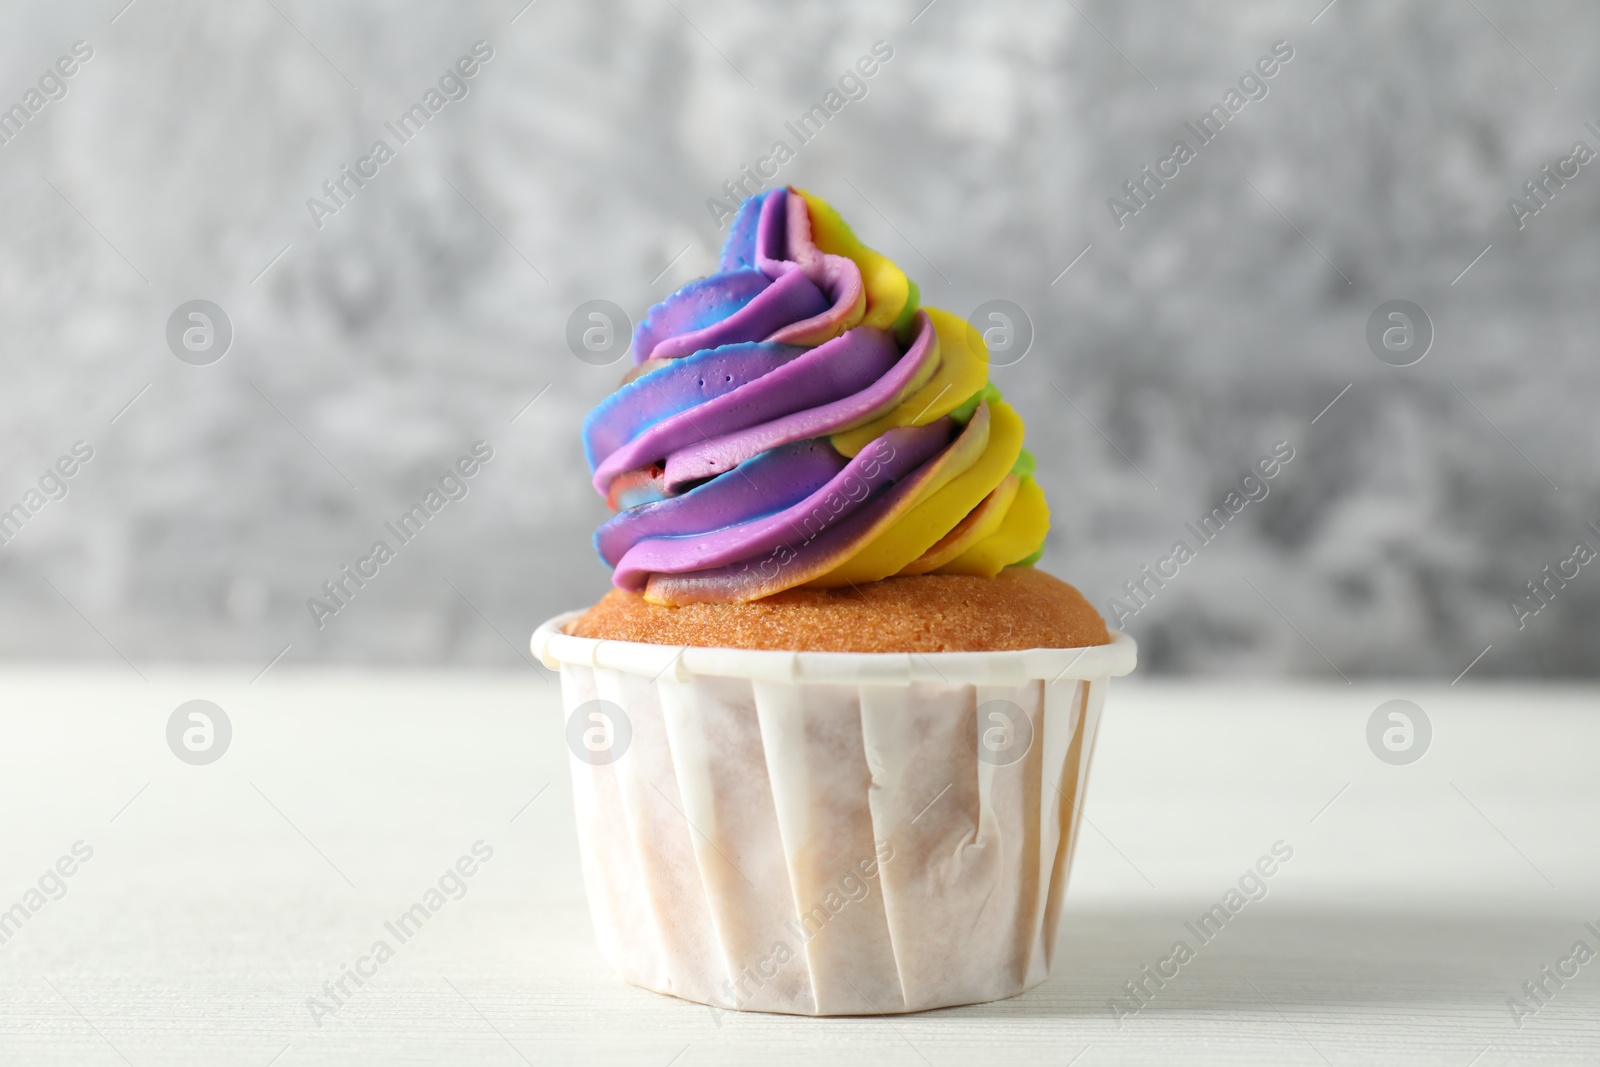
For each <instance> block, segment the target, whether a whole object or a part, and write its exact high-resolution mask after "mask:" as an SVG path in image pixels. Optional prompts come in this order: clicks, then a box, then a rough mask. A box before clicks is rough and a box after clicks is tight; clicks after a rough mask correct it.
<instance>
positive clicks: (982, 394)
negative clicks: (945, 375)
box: [950, 382, 1000, 426]
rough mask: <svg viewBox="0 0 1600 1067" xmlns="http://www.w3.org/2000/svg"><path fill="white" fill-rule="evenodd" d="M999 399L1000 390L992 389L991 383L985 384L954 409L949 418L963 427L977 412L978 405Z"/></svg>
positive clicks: (992, 384)
mask: <svg viewBox="0 0 1600 1067" xmlns="http://www.w3.org/2000/svg"><path fill="white" fill-rule="evenodd" d="M999 399H1000V390H998V389H996V388H995V387H994V383H993V382H985V383H984V385H983V388H982V389H979V390H978V391H977V392H976V393H973V394H972V395H971V396H969V397H967V399H966V401H965V402H964V403H963V404H962V405H961V406H960V407H958V408H956V409H955V410H954V411H952V412H951V413H950V417H951V418H952V419H955V420H956V422H957V424H959V425H961V426H965V425H966V424H967V423H968V422H970V421H971V419H972V414H973V412H975V411H977V410H978V405H979V404H983V403H986V402H988V401H990V400H999Z"/></svg>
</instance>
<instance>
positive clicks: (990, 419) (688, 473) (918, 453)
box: [583, 188, 1050, 604]
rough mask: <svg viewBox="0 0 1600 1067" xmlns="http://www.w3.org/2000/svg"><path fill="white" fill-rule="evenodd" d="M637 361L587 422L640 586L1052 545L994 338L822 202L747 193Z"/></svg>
mask: <svg viewBox="0 0 1600 1067" xmlns="http://www.w3.org/2000/svg"><path fill="white" fill-rule="evenodd" d="M633 359H634V364H635V365H634V367H633V368H632V370H631V371H629V373H628V375H627V377H626V378H625V379H624V380H623V383H622V385H621V386H620V387H619V388H618V389H617V390H616V391H615V392H614V393H612V394H611V395H610V396H608V397H606V399H605V400H603V401H601V402H600V404H599V405H598V406H597V407H596V408H595V409H594V410H593V411H592V412H590V413H589V416H588V418H586V419H585V420H584V424H583V445H584V452H585V456H586V458H587V459H588V461H589V466H590V469H591V470H592V471H593V472H594V486H595V488H596V489H597V490H599V491H600V493H601V494H602V495H603V496H604V497H605V498H606V500H607V502H608V503H609V504H610V505H611V507H612V509H613V510H615V511H616V513H617V514H616V515H615V516H613V517H612V518H611V519H610V520H609V521H608V522H606V523H605V524H604V525H602V526H601V527H600V529H599V530H598V531H597V532H596V534H595V547H596V548H597V549H598V550H599V553H600V557H601V558H602V559H604V560H605V561H606V563H607V564H609V565H610V566H611V567H612V568H613V569H614V571H613V578H612V580H613V581H614V582H615V584H616V585H617V586H619V587H621V588H623V589H632V590H642V591H643V592H644V594H645V596H646V598H647V599H649V600H652V601H654V602H656V603H661V604H688V603H696V602H702V601H746V600H754V599H757V598H760V597H764V596H770V595H772V594H773V593H776V592H779V591H781V590H784V589H790V588H793V587H795V586H800V585H810V586H819V587H834V586H846V585H851V584H860V583H862V582H871V581H877V580H878V579H880V578H887V577H890V576H892V575H905V574H980V575H988V576H993V575H995V574H997V573H999V572H1000V570H1001V569H1002V568H1004V567H1008V566H1014V565H1019V564H1030V563H1032V562H1033V561H1034V560H1035V559H1036V558H1037V557H1038V554H1039V552H1040V549H1041V547H1042V546H1043V544H1044V537H1045V532H1046V530H1047V529H1048V528H1049V524H1050V514H1049V509H1048V507H1047V506H1046V504H1045V500H1044V494H1043V492H1042V491H1041V490H1040V489H1039V486H1038V485H1037V483H1035V481H1034V479H1033V476H1032V474H1033V458H1032V456H1030V455H1029V454H1028V453H1027V452H1026V451H1024V450H1023V448H1022V432H1023V428H1022V420H1021V418H1019V417H1018V415H1017V413H1016V412H1015V411H1014V410H1012V408H1011V407H1010V406H1009V405H1007V404H1006V403H1005V402H1004V401H1003V400H1002V399H1001V398H1000V394H999V392H998V391H997V390H996V389H995V388H994V387H993V386H992V385H990V384H989V381H988V370H989V367H988V353H987V352H986V351H985V349H984V346H983V340H982V338H981V336H980V335H979V334H978V332H977V331H976V330H974V329H972V328H971V327H969V326H968V325H967V323H966V322H965V321H963V320H962V319H961V318H959V317H958V316H955V315H952V314H950V313H949V312H946V311H941V310H939V309H937V308H922V307H919V305H918V294H917V287H916V285H915V284H914V283H912V282H911V280H910V279H909V278H907V277H906V275H905V273H904V272H903V271H901V270H900V269H899V268H898V267H896V266H895V265H894V264H893V263H892V262H890V261H889V260H888V259H887V258H886V257H884V256H882V255H879V254H878V253H877V252H874V251H873V250H872V249H870V248H867V247H866V246H865V245H863V244H862V243H861V242H860V241H859V240H857V239H856V236H855V234H853V233H852V232H851V231H850V227H849V226H847V225H845V223H844V220H843V219H841V218H840V217H839V214H838V213H837V212H836V211H834V210H833V208H831V207H829V206H828V205H827V204H826V203H824V202H823V201H822V200H820V199H818V198H817V197H815V196H812V195H811V194H810V193H807V192H804V191H802V190H797V189H789V188H780V189H773V190H771V191H769V192H765V193H761V194H758V195H756V196H753V197H751V198H750V199H748V200H746V201H745V202H744V204H743V205H741V207H740V209H739V212H738V214H737V215H736V216H735V218H734V220H733V226H732V231H731V232H730V233H729V235H728V240H727V243H726V244H725V245H724V247H723V250H722V258H721V262H720V263H719V264H718V267H717V272H716V273H715V274H712V275H711V276H710V277H707V278H701V279H700V280H698V281H694V282H690V283H689V284H688V285H686V286H684V287H683V288H682V289H679V290H678V291H677V292H676V293H674V294H672V296H670V297H668V298H667V299H666V300H664V301H662V302H661V303H659V304H657V305H656V306H655V307H653V308H651V309H650V312H649V314H648V315H646V316H645V318H644V320H643V321H642V322H640V323H639V325H638V328H637V329H635V331H634V335H633Z"/></svg>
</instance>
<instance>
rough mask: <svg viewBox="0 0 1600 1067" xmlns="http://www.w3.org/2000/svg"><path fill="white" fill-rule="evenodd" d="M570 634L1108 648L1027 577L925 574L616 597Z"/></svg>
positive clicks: (1055, 583) (1017, 571) (1062, 585)
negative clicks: (751, 593)
mask: <svg viewBox="0 0 1600 1067" xmlns="http://www.w3.org/2000/svg"><path fill="white" fill-rule="evenodd" d="M566 629H567V633H569V634H572V635H573V636H575V637H591V638H598V639H600V640H605V641H637V642H642V643H645V644H653V645H690V646H695V647H702V648H761V649H783V650H788V651H791V652H1000V651H1009V650H1015V649H1024V648H1079V647H1082V646H1084V645H1103V644H1106V643H1107V642H1108V641H1110V640H1111V638H1110V635H1109V634H1108V633H1107V631H1106V624H1105V620H1104V619H1102V618H1101V617H1100V614H1099V612H1097V611H1095V610H1094V608H1093V607H1092V606H1091V605H1090V603H1089V602H1088V601H1087V600H1085V599H1084V598H1083V594H1082V593H1080V592H1078V591H1077V590H1076V589H1074V588H1073V587H1072V586H1070V585H1068V584H1067V583H1066V582H1063V581H1061V580H1060V579H1059V578H1053V577H1051V576H1050V575H1048V574H1046V573H1044V572H1043V571H1041V570H1036V569H1034V568H1033V567H1016V568H1012V569H1009V570H1004V571H1001V572H1000V574H999V575H997V576H996V577H993V578H984V577H980V576H974V575H964V574H924V575H916V576H912V577H906V578H886V579H884V580H883V581H881V582H868V583H866V584H864V585H859V586H855V587H853V588H846V589H790V590H787V591H785V592H782V593H778V594H775V595H773V596H770V597H767V598H765V599H763V600H754V601H751V602H749V603H746V604H686V605H684V606H683V607H676V608H670V607H666V606H664V605H661V604H652V603H650V602H649V601H647V600H645V598H644V597H643V596H642V595H640V594H638V593H629V592H625V591H623V590H621V589H613V590H611V592H609V593H607V594H606V595H605V596H604V597H603V598H601V600H600V603H598V604H596V605H595V606H594V607H592V608H590V609H589V610H588V611H586V612H584V613H583V614H582V615H581V616H579V617H578V618H577V619H574V620H573V621H572V622H570V623H568V624H567V628H566Z"/></svg>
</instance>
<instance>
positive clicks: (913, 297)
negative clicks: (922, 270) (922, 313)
mask: <svg viewBox="0 0 1600 1067" xmlns="http://www.w3.org/2000/svg"><path fill="white" fill-rule="evenodd" d="M921 306H922V294H921V292H919V291H918V289H917V283H916V282H914V281H912V280H911V279H910V278H907V279H906V306H905V307H903V308H901V309H900V317H899V318H897V319H895V320H894V326H892V327H891V329H892V330H893V332H894V337H895V340H896V341H899V342H900V347H901V348H904V347H905V346H906V345H909V344H910V343H911V334H912V332H913V330H912V325H911V320H912V319H914V318H916V315H917V309H918V308H919V307H921Z"/></svg>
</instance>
